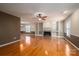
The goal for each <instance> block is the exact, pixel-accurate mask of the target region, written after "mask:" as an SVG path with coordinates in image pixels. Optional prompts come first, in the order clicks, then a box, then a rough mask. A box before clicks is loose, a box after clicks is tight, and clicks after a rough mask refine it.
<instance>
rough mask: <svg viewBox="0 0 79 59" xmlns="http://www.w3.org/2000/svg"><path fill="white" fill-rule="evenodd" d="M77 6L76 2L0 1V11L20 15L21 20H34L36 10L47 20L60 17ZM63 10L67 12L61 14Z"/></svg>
mask: <svg viewBox="0 0 79 59" xmlns="http://www.w3.org/2000/svg"><path fill="white" fill-rule="evenodd" d="M78 8H79V4H78V3H0V11H3V12H6V13H9V14H12V15H15V16H18V17H21V19H22V20H23V21H36V18H35V17H34V14H35V13H36V12H43V13H45V14H47V16H48V19H47V20H56V19H58V18H59V19H61V18H63V17H66V16H68V15H69V14H70V13H71V12H73V11H74V10H76V9H78ZM64 11H68V13H66V14H63V12H64Z"/></svg>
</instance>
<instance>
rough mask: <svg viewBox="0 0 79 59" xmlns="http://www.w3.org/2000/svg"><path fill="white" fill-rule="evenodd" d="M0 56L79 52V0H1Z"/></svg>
mask: <svg viewBox="0 0 79 59" xmlns="http://www.w3.org/2000/svg"><path fill="white" fill-rule="evenodd" d="M0 56H79V3H0Z"/></svg>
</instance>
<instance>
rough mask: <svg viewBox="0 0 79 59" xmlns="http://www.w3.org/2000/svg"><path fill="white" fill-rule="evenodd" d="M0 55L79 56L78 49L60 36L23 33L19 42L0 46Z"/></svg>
mask: <svg viewBox="0 0 79 59" xmlns="http://www.w3.org/2000/svg"><path fill="white" fill-rule="evenodd" d="M0 55H1V56H79V51H78V50H77V49H75V48H74V47H73V46H72V45H71V44H69V43H68V42H67V41H65V40H64V39H62V38H57V37H38V36H36V37H35V36H29V35H25V34H23V35H22V36H21V39H20V42H17V43H14V44H11V45H8V46H4V47H0Z"/></svg>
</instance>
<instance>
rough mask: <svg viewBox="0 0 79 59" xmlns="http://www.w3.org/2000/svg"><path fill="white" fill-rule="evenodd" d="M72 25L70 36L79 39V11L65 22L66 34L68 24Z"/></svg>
mask: <svg viewBox="0 0 79 59" xmlns="http://www.w3.org/2000/svg"><path fill="white" fill-rule="evenodd" d="M68 22H71V23H70V25H69V26H70V34H72V35H75V36H78V37H79V9H78V10H76V11H75V12H74V13H73V14H72V15H71V16H70V17H69V18H67V19H66V20H65V21H64V33H66V32H67V23H68Z"/></svg>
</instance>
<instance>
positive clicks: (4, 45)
mask: <svg viewBox="0 0 79 59" xmlns="http://www.w3.org/2000/svg"><path fill="white" fill-rule="evenodd" d="M18 41H20V40H16V41H13V42H9V43H6V44H3V45H0V47H4V46H7V45H10V44H13V43H16V42H18Z"/></svg>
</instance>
